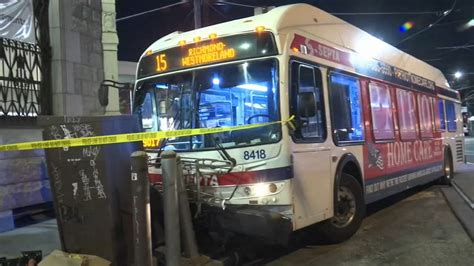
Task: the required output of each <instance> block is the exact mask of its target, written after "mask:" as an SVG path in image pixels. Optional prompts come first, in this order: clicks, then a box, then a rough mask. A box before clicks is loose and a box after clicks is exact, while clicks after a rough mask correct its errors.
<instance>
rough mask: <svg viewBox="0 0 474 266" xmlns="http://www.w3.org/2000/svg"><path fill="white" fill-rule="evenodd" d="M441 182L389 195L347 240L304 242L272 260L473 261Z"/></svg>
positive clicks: (471, 246) (280, 264) (278, 265)
mask: <svg viewBox="0 0 474 266" xmlns="http://www.w3.org/2000/svg"><path fill="white" fill-rule="evenodd" d="M439 188H440V186H437V185H432V186H430V187H427V188H426V187H423V188H421V191H418V190H417V189H415V190H414V194H413V193H412V195H411V196H409V197H407V198H405V199H403V200H401V201H399V202H397V203H395V204H392V202H390V199H389V202H388V203H387V204H388V205H389V206H388V207H386V208H382V209H380V210H378V211H375V212H374V213H372V214H371V215H369V216H368V217H366V219H365V220H364V221H363V223H362V226H361V228H360V229H359V231H358V232H357V233H356V234H355V235H354V236H353V237H352V238H351V239H349V240H348V241H346V242H344V243H341V244H337V245H308V246H304V247H300V248H298V249H297V250H295V251H293V252H291V253H289V254H287V255H285V256H283V257H280V258H278V259H275V260H274V261H272V262H270V263H269V264H268V265H271V266H286V265H350V266H352V265H356V266H358V265H361V266H365V265H430V266H431V265H460V266H463V265H466V266H468V265H469V266H472V265H474V264H473V262H474V243H473V242H472V241H471V239H470V238H469V237H468V235H467V234H466V232H465V230H464V229H463V227H462V226H461V224H460V223H459V222H458V220H457V219H456V217H455V216H454V215H453V213H452V211H451V209H450V207H449V206H448V205H447V204H446V201H445V199H444V197H443V194H442V193H441V191H440V189H439ZM411 192H413V190H412V191H411ZM402 194H403V193H402ZM405 194H406V193H405ZM408 194H410V192H408ZM398 197H400V195H398ZM384 201H386V200H384ZM376 208H378V207H376Z"/></svg>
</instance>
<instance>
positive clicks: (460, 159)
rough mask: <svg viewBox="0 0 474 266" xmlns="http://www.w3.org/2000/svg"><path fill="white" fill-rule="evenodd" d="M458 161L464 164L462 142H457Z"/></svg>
mask: <svg viewBox="0 0 474 266" xmlns="http://www.w3.org/2000/svg"><path fill="white" fill-rule="evenodd" d="M456 161H458V162H463V161H464V157H463V152H462V140H456Z"/></svg>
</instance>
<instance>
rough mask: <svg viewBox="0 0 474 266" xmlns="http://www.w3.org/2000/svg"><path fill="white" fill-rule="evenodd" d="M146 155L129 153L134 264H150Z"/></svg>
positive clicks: (141, 265) (148, 194)
mask: <svg viewBox="0 0 474 266" xmlns="http://www.w3.org/2000/svg"><path fill="white" fill-rule="evenodd" d="M147 159H148V155H147V154H146V152H144V151H136V152H133V153H132V155H131V165H132V175H131V179H132V180H131V190H132V204H133V206H132V208H133V211H132V212H133V240H134V241H133V242H134V243H133V247H134V258H135V259H134V262H135V263H134V265H136V266H151V265H152V253H151V222H150V219H151V218H150V183H149V180H148V165H147Z"/></svg>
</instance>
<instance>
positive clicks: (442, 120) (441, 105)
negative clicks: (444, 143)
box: [438, 99, 446, 131]
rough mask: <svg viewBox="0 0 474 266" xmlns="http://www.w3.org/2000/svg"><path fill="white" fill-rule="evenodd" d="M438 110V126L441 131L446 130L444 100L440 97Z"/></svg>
mask: <svg viewBox="0 0 474 266" xmlns="http://www.w3.org/2000/svg"><path fill="white" fill-rule="evenodd" d="M438 110H439V122H440V125H439V128H440V129H441V130H442V131H445V130H446V118H445V115H444V100H442V99H439V100H438Z"/></svg>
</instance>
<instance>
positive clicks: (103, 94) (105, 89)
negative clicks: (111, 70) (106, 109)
mask: <svg viewBox="0 0 474 266" xmlns="http://www.w3.org/2000/svg"><path fill="white" fill-rule="evenodd" d="M98 96H99V103H100V105H101V106H107V105H108V104H109V86H107V85H104V84H101V85H100V87H99V95H98Z"/></svg>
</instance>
